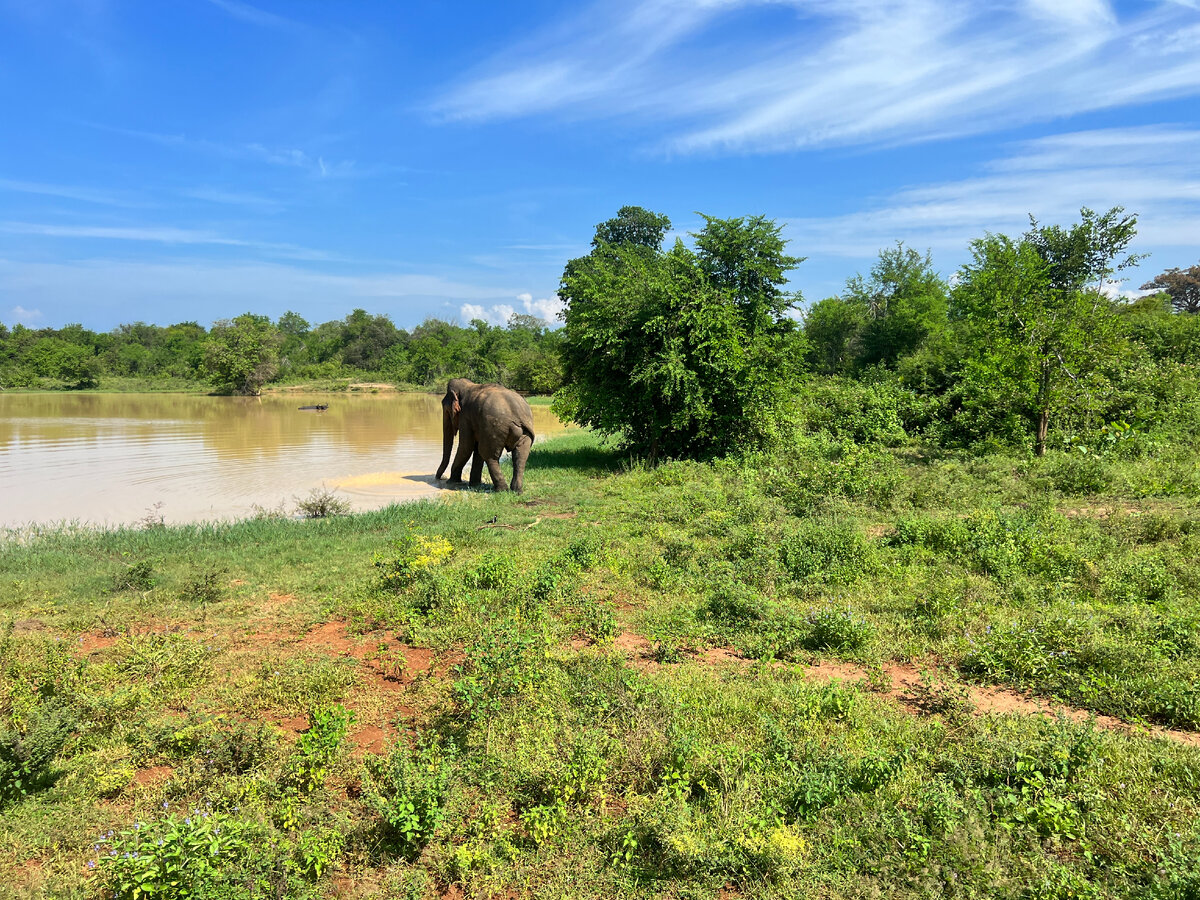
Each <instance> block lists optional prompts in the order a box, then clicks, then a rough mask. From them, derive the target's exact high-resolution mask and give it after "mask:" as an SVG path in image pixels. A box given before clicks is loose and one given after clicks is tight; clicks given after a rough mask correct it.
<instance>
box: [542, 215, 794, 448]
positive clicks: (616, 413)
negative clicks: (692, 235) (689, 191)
mask: <svg viewBox="0 0 1200 900" xmlns="http://www.w3.org/2000/svg"><path fill="white" fill-rule="evenodd" d="M628 222H635V223H651V225H652V227H650V226H647V227H645V228H640V227H639V228H627V227H625V224H626V223H628ZM669 227H670V222H669V220H668V219H667V218H666V217H665V216H658V215H656V214H654V213H649V212H647V211H645V210H641V209H640V208H638V207H624V208H622V209H621V211H620V213H619V214H618V218H617V219H614V220H610V221H608V222H604V223H601V224H600V225H599V226H598V227H597V229H596V238H595V240H594V241H593V247H592V252H591V253H590V254H588V255H587V256H585V257H580V258H578V259H573V260H571V261H570V262H568V263H567V266H566V268H565V270H564V272H563V278H562V283H561V285H560V287H559V296H560V297H561V298H562V299H563V300H564V301H565V302H566V304H567V306H566V311H565V313H564V319H565V322H566V324H565V327H564V329H563V339H562V340H563V363H564V378H565V382H566V383H565V385H564V387H563V389H562V391H560V392H559V395H558V398H557V406H558V409H559V410H560V411H561V412H562V413H563V414H564V415H566V416H568V417H569V418H571V419H573V420H574V421H576V422H579V423H581V424H585V425H588V426H590V427H592V428H595V429H597V430H598V431H601V432H603V433H605V434H608V435H613V436H616V437H617V438H618V439H619V440H620V441H621V442H622V444H623V445H624V446H626V447H628V448H630V449H632V450H634V451H635V452H637V453H641V454H645V455H646V456H648V457H649V458H650V460H651V461H653V460H656V459H658V458H659V457H662V456H668V457H694V456H700V455H705V454H709V453H720V452H725V451H728V450H730V449H732V448H734V447H735V446H738V445H739V444H745V443H748V442H752V441H754V440H755V439H756V438H759V437H761V435H762V433H763V431H764V428H767V427H769V423H768V422H767V421H765V420H766V419H767V418H768V411H769V408H770V406H771V402H772V400H773V395H774V392H775V391H777V389H778V386H779V384H780V383H781V381H783V380H786V379H787V378H788V375H789V373H790V372H792V371H794V370H795V365H794V363H795V357H796V356H797V346H798V343H799V337H798V334H797V331H796V328H795V323H794V321H793V320H792V319H791V318H790V317H789V316H788V315H787V313H788V312H789V311H790V309H791V308H792V306H793V303H794V298H793V297H792V296H791V295H788V294H786V293H785V292H784V291H783V289H782V285H783V279H784V275H785V273H786V271H787V270H788V269H789V268H790V267H791V266H793V265H795V263H796V262H797V261H798V260H797V259H795V258H793V257H789V256H787V255H786V254H784V253H783V248H784V244H783V241H782V240H781V239H780V238H779V229H778V227H777V226H775V224H774V223H771V222H767V221H766V220H764V219H761V218H760V217H759V218H754V219H727V220H721V219H713V218H706V224H705V227H704V229H703V230H702V231H701V232H699V233H698V234H697V235H696V246H697V251H696V252H693V251H691V250H689V249H687V248H686V247H685V246H684V244H683V242H682V241H679V240H677V241H676V242H675V244H674V246H673V247H671V249H669V250H666V251H664V250H662V248H661V246H660V245H659V244H657V243H648V242H647V241H648V240H650V241H653V240H654V239H655V238H656V237H657V240H658V241H661V239H662V236H663V235H664V234H665V233H666V231H667V230H668V229H669Z"/></svg>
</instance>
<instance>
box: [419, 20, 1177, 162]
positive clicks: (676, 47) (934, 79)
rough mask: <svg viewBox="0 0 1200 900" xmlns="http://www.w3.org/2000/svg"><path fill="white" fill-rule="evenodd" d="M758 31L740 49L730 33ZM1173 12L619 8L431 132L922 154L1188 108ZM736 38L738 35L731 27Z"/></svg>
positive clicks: (476, 88)
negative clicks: (592, 125) (896, 146)
mask: <svg viewBox="0 0 1200 900" xmlns="http://www.w3.org/2000/svg"><path fill="white" fill-rule="evenodd" d="M767 15H769V16H771V17H772V18H771V24H772V26H773V27H772V30H771V31H770V32H769V34H767V36H764V32H763V31H761V30H759V31H757V32H756V33H755V34H754V35H753V36H752V37H749V38H742V39H739V38H738V37H736V35H737V34H739V29H738V28H736V27H725V26H726V24H727V23H728V24H732V25H737V24H738V23H739V17H749V16H759V17H764V16H767ZM1197 26H1200V16H1198V15H1197V13H1196V12H1195V11H1194V10H1193V9H1191V8H1190V7H1189V6H1187V5H1184V4H1179V3H1176V4H1174V5H1170V4H1155V5H1146V6H1143V7H1140V8H1135V9H1134V11H1133V12H1130V13H1126V14H1118V12H1117V11H1116V9H1115V7H1114V6H1113V5H1112V4H1110V3H1108V2H1106V0H1014V2H1012V3H1006V4H1003V5H996V4H983V3H980V4H963V3H958V2H954V0H877V2H868V0H841V2H835V0H726V2H708V3H685V2H683V0H636V2H635V0H627V2H623V3H622V2H607V3H603V4H596V5H593V6H591V7H589V8H587V9H586V11H584V12H582V13H577V14H575V16H574V17H573V18H570V19H568V20H567V21H564V22H561V23H559V24H558V25H556V26H553V28H551V29H548V30H547V31H546V32H545V33H542V34H538V35H534V36H533V37H531V38H530V39H529V40H528V41H526V42H523V43H521V44H519V45H517V46H514V47H512V48H511V49H510V50H509V51H507V52H506V53H504V54H502V55H500V56H498V57H496V58H494V59H492V60H490V61H487V62H485V63H484V64H483V66H482V67H481V68H480V69H479V70H477V71H475V72H474V73H472V74H471V75H470V76H468V77H467V78H466V79H464V80H463V81H461V82H460V83H458V84H456V85H454V86H452V87H450V88H449V89H447V90H446V91H445V92H444V93H443V94H442V95H441V96H440V97H439V98H438V99H437V100H436V101H435V102H434V103H433V104H432V107H431V108H432V110H433V112H434V113H435V114H436V115H438V116H440V117H442V118H445V119H504V118H513V117H518V116H531V115H543V114H553V115H557V116H561V117H564V118H571V119H582V118H593V119H598V118H624V119H627V120H628V121H629V122H630V123H631V124H632V125H638V124H645V125H651V126H653V127H654V128H655V129H656V131H657V132H658V133H661V131H662V129H664V128H665V130H666V132H667V135H668V136H667V137H666V139H665V140H663V141H661V142H660V143H659V144H658V145H657V146H658V147H659V149H661V150H663V151H665V152H668V153H713V152H733V153H739V152H763V151H782V150H788V149H795V148H803V147H816V146H825V145H850V144H864V143H866V144H881V143H901V142H913V141H921V140H927V139H932V138H940V137H947V136H954V135H964V134H973V133H980V132H985V131H988V130H992V129H995V128H998V127H1004V126H1011V125H1014V124H1020V123H1026V122H1035V121H1044V120H1048V119H1052V118H1055V117H1061V116H1067V115H1072V114H1077V113H1082V112H1086V111H1094V110H1100V109H1108V108H1113V107H1117V106H1123V105H1129V104H1137V103H1145V102H1149V101H1153V100H1160V99H1165V98H1177V97H1184V96H1193V95H1196V94H1197V93H1200V54H1197V53H1196V52H1195V48H1196V42H1195V41H1194V40H1186V39H1185V40H1181V39H1180V38H1179V35H1180V34H1181V33H1183V34H1185V35H1186V34H1188V33H1189V30H1190V29H1192V28H1195V27H1197ZM743 31H744V29H743Z"/></svg>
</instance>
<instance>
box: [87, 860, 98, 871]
mask: <svg viewBox="0 0 1200 900" xmlns="http://www.w3.org/2000/svg"><path fill="white" fill-rule="evenodd" d="M88 868H89V869H94V868H96V861H95V860H94V859H89V860H88Z"/></svg>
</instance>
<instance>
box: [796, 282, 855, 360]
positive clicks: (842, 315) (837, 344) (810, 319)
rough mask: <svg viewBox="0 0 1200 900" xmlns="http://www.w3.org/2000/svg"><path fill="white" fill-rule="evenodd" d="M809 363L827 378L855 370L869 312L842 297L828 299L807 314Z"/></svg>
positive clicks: (811, 308) (805, 326) (810, 308)
mask: <svg viewBox="0 0 1200 900" xmlns="http://www.w3.org/2000/svg"><path fill="white" fill-rule="evenodd" d="M803 322H804V336H805V338H806V339H807V340H808V352H807V361H808V364H809V366H811V367H812V368H813V369H814V370H816V371H817V372H820V373H821V374H823V375H836V374H839V373H843V372H847V371H849V370H850V369H852V368H853V367H854V364H855V362H856V359H857V353H858V339H859V336H860V335H861V334H862V330H863V327H864V326H865V325H866V323H867V318H866V311H865V309H864V308H863V307H862V306H861V305H860V304H857V303H852V302H850V301H848V300H844V299H842V298H841V297H826V298H825V299H824V300H821V301H820V302H818V303H814V304H813V305H812V306H810V307H809V308H808V309H807V310H805V312H804V319H803Z"/></svg>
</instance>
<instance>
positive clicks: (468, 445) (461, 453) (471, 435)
mask: <svg viewBox="0 0 1200 900" xmlns="http://www.w3.org/2000/svg"><path fill="white" fill-rule="evenodd" d="M472 453H475V457H476V459H478V458H479V454H478V453H476V451H475V432H474V431H473V430H472V429H471V428H470V426H468V425H463V426H462V427H461V428H459V431H458V453H457V454H455V457H454V465H453V466H451V467H450V481H451V482H453V483H457V484H461V483H462V470H463V466H465V465H466V464H467V460H468V459H470V458H471V454H472ZM472 471H473V469H472Z"/></svg>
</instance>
